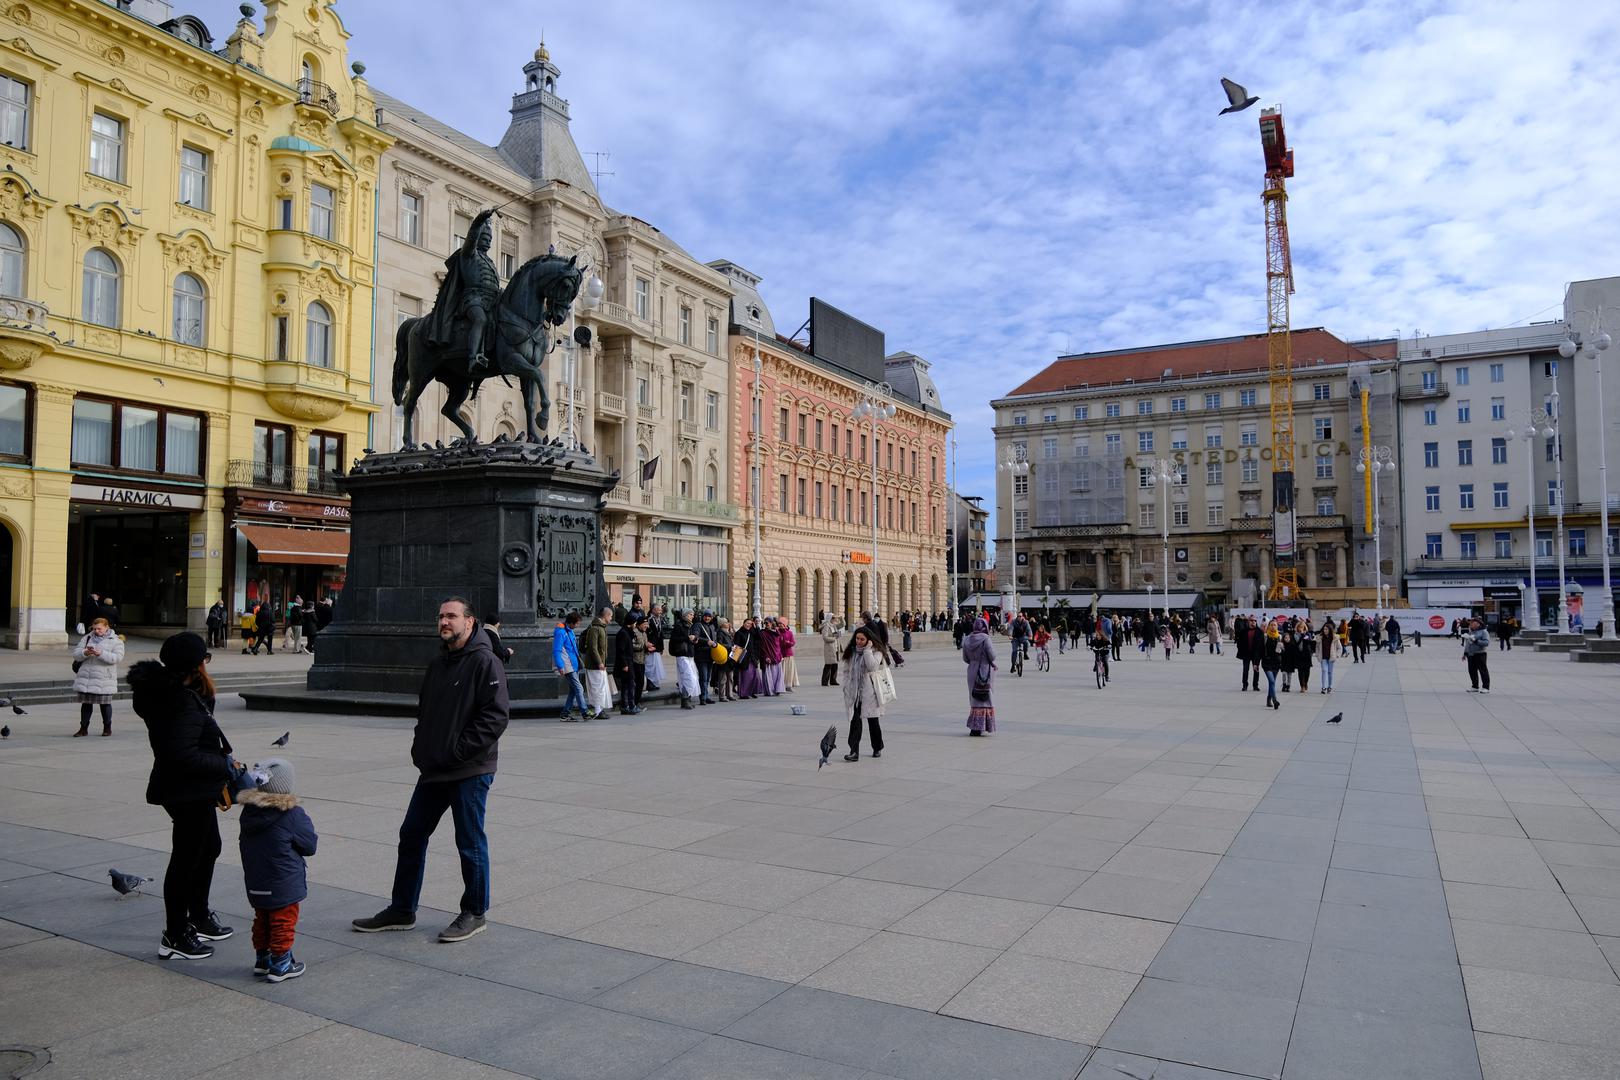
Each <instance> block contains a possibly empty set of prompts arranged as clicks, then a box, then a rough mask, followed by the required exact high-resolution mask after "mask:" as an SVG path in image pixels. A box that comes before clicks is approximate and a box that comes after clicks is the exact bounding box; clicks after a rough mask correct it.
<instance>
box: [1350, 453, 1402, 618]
mask: <svg viewBox="0 0 1620 1080" xmlns="http://www.w3.org/2000/svg"><path fill="white" fill-rule="evenodd" d="M1369 468H1370V469H1372V478H1373V579H1374V580H1375V581H1376V582H1377V583H1378V602H1377V603H1376V604H1375V605H1374V606H1373V617H1374V618H1377V617H1378V616H1380V615H1381V614H1382V613H1383V610H1384V549H1383V535H1384V524H1383V515H1382V514H1381V512H1380V510H1379V503H1378V476H1379V474H1380V473H1384V472H1393V471H1394V470H1395V451H1393V450H1391V449H1390V448H1389V447H1387V446H1363V447H1362V448H1361V460H1360V461H1358V462H1357V463H1356V472H1358V473H1362V474H1363V475H1365V474H1366V472H1367V470H1368V469H1369Z"/></svg>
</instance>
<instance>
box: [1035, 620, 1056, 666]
mask: <svg viewBox="0 0 1620 1080" xmlns="http://www.w3.org/2000/svg"><path fill="white" fill-rule="evenodd" d="M1034 640H1035V651H1036V653H1038V654H1039V660H1040V664H1041V666H1042V667H1043V668H1044V667H1045V666H1047V665H1049V664H1051V662H1052V654H1051V653H1050V652H1049V651H1047V648H1046V647H1047V646H1048V645H1050V644H1051V643H1052V632H1051V631H1050V630H1048V629H1047V628H1046V624H1045V623H1041V624H1040V625H1038V626H1036V627H1035V638H1034Z"/></svg>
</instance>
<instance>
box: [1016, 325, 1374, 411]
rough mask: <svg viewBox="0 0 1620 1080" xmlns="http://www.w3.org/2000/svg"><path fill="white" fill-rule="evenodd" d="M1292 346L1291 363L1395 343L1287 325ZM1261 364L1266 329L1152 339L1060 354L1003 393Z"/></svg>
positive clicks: (1365, 355)
mask: <svg viewBox="0 0 1620 1080" xmlns="http://www.w3.org/2000/svg"><path fill="white" fill-rule="evenodd" d="M1293 346H1294V363H1295V365H1296V367H1305V366H1307V365H1309V364H1313V363H1329V364H1343V363H1351V362H1355V361H1369V360H1393V359H1394V358H1395V348H1396V346H1395V342H1394V341H1388V342H1385V341H1376V342H1362V343H1360V344H1352V343H1351V342H1348V341H1345V340H1343V339H1342V338H1340V337H1338V336H1337V335H1335V334H1332V333H1329V332H1328V331H1326V330H1324V329H1322V328H1321V327H1319V326H1317V327H1311V328H1310V329H1306V330H1295V331H1293ZM1264 370H1266V335H1265V334H1249V335H1247V336H1244V337H1228V338H1212V339H1210V340H1207V341H1184V342H1178V343H1175V344H1170V345H1153V346H1150V347H1148V348H1145V349H1115V350H1112V351H1109V352H1093V353H1079V354H1076V355H1073V356H1060V357H1058V359H1057V360H1055V361H1054V362H1052V363H1051V364H1048V365H1047V366H1046V368H1045V370H1043V371H1041V372H1040V373H1039V374H1038V375H1036V376H1035V377H1034V378H1032V379H1029V380H1027V381H1026V382H1024V383H1023V384H1022V385H1020V386H1018V387H1017V388H1016V389H1014V390H1013V391H1012V392H1011V393H1009V394H1008V395H1007V396H1008V397H1018V396H1020V395H1024V394H1047V393H1052V392H1054V391H1059V390H1073V389H1078V388H1080V387H1085V386H1098V385H1103V384H1107V383H1120V382H1125V381H1127V380H1131V381H1135V382H1139V383H1141V382H1157V381H1159V379H1161V378H1164V377H1166V375H1168V376H1170V377H1181V378H1186V377H1188V376H1198V375H1210V374H1213V375H1229V374H1233V373H1236V372H1242V371H1264Z"/></svg>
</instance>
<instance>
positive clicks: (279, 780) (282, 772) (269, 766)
mask: <svg viewBox="0 0 1620 1080" xmlns="http://www.w3.org/2000/svg"><path fill="white" fill-rule="evenodd" d="M253 771H254V772H256V773H259V774H260V775H262V776H263V777H264V779H263V780H262V781H260V783H259V790H260V791H264V792H268V793H269V794H271V795H291V794H292V793H293V780H294V773H293V763H292V762H290V761H288V760H287V759H286V758H279V757H273V758H267V759H265V760H264V761H261V762H259V763H258V764H257V765H255V766H253Z"/></svg>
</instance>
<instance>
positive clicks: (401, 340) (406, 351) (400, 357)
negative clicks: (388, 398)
mask: <svg viewBox="0 0 1620 1080" xmlns="http://www.w3.org/2000/svg"><path fill="white" fill-rule="evenodd" d="M416 322H417V320H416V319H414V318H413V319H406V320H405V321H404V322H402V323H400V324H399V329H398V330H396V331H394V404H395V405H403V404H405V391H406V390H407V389H409V388H410V383H411V365H410V360H411V330H412V329H414V328H415V326H416Z"/></svg>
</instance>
